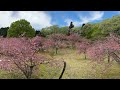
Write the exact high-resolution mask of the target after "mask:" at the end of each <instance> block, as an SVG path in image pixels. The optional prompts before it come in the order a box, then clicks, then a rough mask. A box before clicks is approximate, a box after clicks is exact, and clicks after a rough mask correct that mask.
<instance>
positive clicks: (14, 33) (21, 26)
mask: <svg viewBox="0 0 120 90" xmlns="http://www.w3.org/2000/svg"><path fill="white" fill-rule="evenodd" d="M21 35H22V36H25V37H34V36H35V30H34V29H33V28H32V26H31V25H30V22H28V21H26V20H25V19H21V20H18V21H15V22H13V23H12V24H11V25H10V28H9V29H8V34H7V36H8V37H19V36H21Z"/></svg>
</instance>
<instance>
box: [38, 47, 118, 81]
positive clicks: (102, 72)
mask: <svg viewBox="0 0 120 90" xmlns="http://www.w3.org/2000/svg"><path fill="white" fill-rule="evenodd" d="M53 58H54V59H55V60H60V61H61V60H64V61H66V63H67V67H66V70H65V73H64V75H63V77H62V79H119V78H120V65H119V64H118V63H116V62H115V61H112V62H111V66H109V64H108V63H107V61H106V60H105V62H104V63H102V64H98V63H97V62H92V60H89V59H86V60H85V59H84V55H83V54H81V55H79V54H78V53H77V52H76V50H72V49H63V50H59V51H58V54H57V55H54V56H53ZM62 68H63V67H61V68H59V69H58V70H57V69H56V67H52V68H50V67H48V66H47V65H46V66H45V65H43V66H42V67H41V74H42V75H40V77H41V78H44V79H54V78H55V79H58V77H59V75H60V73H61V70H62ZM49 72H50V73H49ZM52 75H53V76H54V78H52V77H53V76H52Z"/></svg>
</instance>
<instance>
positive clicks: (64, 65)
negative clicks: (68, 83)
mask: <svg viewBox="0 0 120 90" xmlns="http://www.w3.org/2000/svg"><path fill="white" fill-rule="evenodd" d="M63 62H64V67H63V70H62V73H61V75H60V77H59V79H61V78H62V76H63V74H64V72H65V69H66V62H65V61H63Z"/></svg>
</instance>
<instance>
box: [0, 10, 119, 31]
mask: <svg viewBox="0 0 120 90" xmlns="http://www.w3.org/2000/svg"><path fill="white" fill-rule="evenodd" d="M115 15H120V11H0V27H7V26H10V24H11V23H12V22H14V21H16V20H19V19H26V20H28V21H29V22H30V23H31V25H32V27H33V28H35V29H37V30H40V29H41V28H44V27H48V26H51V25H59V26H68V25H69V23H70V22H71V21H72V22H73V24H74V25H75V26H81V25H82V24H83V23H88V22H91V23H95V22H100V21H102V20H104V19H106V18H111V17H112V16H115Z"/></svg>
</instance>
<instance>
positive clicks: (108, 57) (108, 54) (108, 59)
mask: <svg viewBox="0 0 120 90" xmlns="http://www.w3.org/2000/svg"><path fill="white" fill-rule="evenodd" d="M108 63H110V55H109V54H108Z"/></svg>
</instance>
